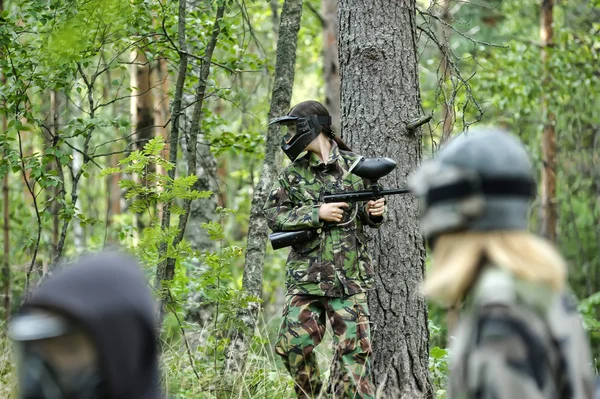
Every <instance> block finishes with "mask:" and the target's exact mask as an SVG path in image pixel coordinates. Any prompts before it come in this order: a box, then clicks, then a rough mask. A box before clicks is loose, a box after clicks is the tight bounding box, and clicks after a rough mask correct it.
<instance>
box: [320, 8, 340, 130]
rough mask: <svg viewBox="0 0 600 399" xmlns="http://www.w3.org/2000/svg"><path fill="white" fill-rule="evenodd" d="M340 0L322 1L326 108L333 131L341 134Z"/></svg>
mask: <svg viewBox="0 0 600 399" xmlns="http://www.w3.org/2000/svg"><path fill="white" fill-rule="evenodd" d="M337 11H338V0H322V1H321V12H322V16H323V21H324V25H323V77H324V80H325V106H326V107H327V109H328V110H329V113H330V114H331V119H332V122H333V129H334V131H335V132H337V133H339V132H340V124H341V122H340V112H341V106H340V61H339V58H338V40H337V35H338V27H337Z"/></svg>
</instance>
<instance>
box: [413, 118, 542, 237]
mask: <svg viewBox="0 0 600 399" xmlns="http://www.w3.org/2000/svg"><path fill="white" fill-rule="evenodd" d="M409 187H410V189H411V191H412V192H413V193H414V194H415V195H417V196H418V197H419V199H420V205H421V216H420V221H421V231H422V233H423V235H424V236H425V239H427V240H432V239H435V237H436V236H438V235H439V234H443V233H448V232H452V231H472V230H526V229H527V214H528V211H529V204H530V201H531V199H532V198H534V197H535V193H536V182H535V179H534V178H533V174H532V165H531V161H530V160H529V156H528V155H527V152H526V151H525V148H524V147H523V145H522V143H521V142H520V141H519V140H518V139H517V138H516V137H514V136H512V135H510V134H509V133H508V132H506V131H503V130H501V129H497V128H478V129H474V130H472V131H471V132H469V133H463V134H462V135H460V136H458V137H456V138H455V139H453V140H452V141H451V142H449V143H448V144H447V145H446V146H444V147H443V148H442V149H441V150H440V151H439V152H438V154H437V156H435V157H434V158H433V159H432V160H430V161H427V162H424V163H423V165H422V166H421V167H420V168H419V169H418V170H417V171H416V172H414V173H413V174H412V175H411V176H410V177H409Z"/></svg>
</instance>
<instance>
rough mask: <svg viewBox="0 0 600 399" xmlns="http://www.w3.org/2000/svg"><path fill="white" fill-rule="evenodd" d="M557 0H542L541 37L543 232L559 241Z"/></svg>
mask: <svg viewBox="0 0 600 399" xmlns="http://www.w3.org/2000/svg"><path fill="white" fill-rule="evenodd" d="M553 11H554V0H542V10H541V27H540V37H541V39H542V46H543V47H542V64H543V68H544V77H543V81H542V115H544V133H543V137H542V159H543V160H544V165H543V168H542V234H543V235H544V236H545V237H546V238H548V239H549V240H551V241H556V222H557V213H556V137H555V136H556V132H555V130H554V129H555V122H556V116H555V115H554V112H553V111H552V109H551V105H550V98H551V97H552V93H551V92H552V89H551V86H552V71H551V67H550V64H551V62H550V54H549V53H550V52H551V51H552V49H551V47H552V45H553V36H554V28H553V22H554V21H553Z"/></svg>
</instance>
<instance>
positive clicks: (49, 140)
mask: <svg viewBox="0 0 600 399" xmlns="http://www.w3.org/2000/svg"><path fill="white" fill-rule="evenodd" d="M188 3H189V2H188ZM282 3H283V2H282V1H275V2H264V1H262V2H261V1H251V2H234V1H232V2H229V5H228V7H229V9H228V11H227V12H226V13H225V15H224V17H223V19H222V20H220V21H218V22H217V23H219V24H220V25H221V35H220V37H219V41H218V43H217V48H216V50H215V53H214V56H213V62H212V65H211V69H210V75H209V78H208V79H207V81H206V84H207V92H206V93H207V94H206V98H205V99H204V103H203V104H204V106H203V109H202V115H201V120H200V121H199V122H200V131H201V136H200V137H199V145H200V146H207V145H208V146H209V148H210V154H212V156H214V157H215V161H216V164H217V169H218V170H217V175H216V176H211V178H212V179H213V180H215V181H216V188H215V190H212V191H213V192H211V191H209V190H203V189H199V188H198V186H199V183H200V182H201V181H200V180H198V177H197V176H196V174H195V171H192V173H187V171H186V168H185V165H186V163H187V162H186V160H187V159H186V157H187V155H188V154H187V153H186V151H185V148H183V146H182V147H181V148H180V151H179V156H178V158H177V159H176V160H174V161H173V162H170V161H167V159H168V156H167V155H166V151H167V148H166V144H165V137H167V136H168V134H169V131H170V128H171V125H170V119H169V118H173V117H175V116H173V115H168V108H169V107H168V106H167V107H164V109H159V108H161V107H160V106H159V105H160V104H163V103H166V104H168V103H169V102H170V101H171V100H172V96H173V93H172V91H173V82H174V81H175V78H176V65H177V63H178V60H179V53H178V51H179V50H185V51H187V53H188V54H190V56H189V60H190V64H189V66H188V70H187V75H186V84H185V88H184V95H185V96H184V108H185V110H184V111H185V115H179V116H177V117H179V118H180V121H181V123H182V129H181V131H180V139H181V140H182V141H183V142H185V143H187V140H188V135H189V126H190V123H191V119H190V115H191V112H190V111H191V109H192V108H193V104H194V99H193V97H192V96H193V94H194V92H195V88H196V86H197V84H198V76H199V74H198V72H199V68H200V66H201V63H202V61H201V60H202V57H203V55H204V51H205V48H206V45H207V43H208V40H209V37H210V33H211V31H212V29H211V28H212V26H213V24H214V23H215V21H214V13H215V10H216V7H217V5H218V2H195V3H194V4H193V5H192V4H191V3H189V12H188V14H187V17H186V21H185V23H186V28H187V29H186V36H187V40H186V41H187V43H186V48H185V49H178V48H176V47H175V46H176V43H178V41H177V35H178V32H177V28H178V3H177V2H164V1H163V2H152V1H146V0H132V1H126V2H122V1H117V0H107V1H100V0H85V1H84V0H50V1H45V2H40V1H37V0H22V1H5V2H4V5H5V8H6V9H5V10H4V12H3V13H2V19H1V23H0V52H1V53H2V56H1V57H0V68H1V71H2V78H3V81H2V85H1V86H2V87H1V88H0V105H1V106H0V116H2V117H4V118H6V124H7V127H6V129H3V128H2V129H0V154H1V155H0V180H1V179H2V178H4V176H6V175H8V177H9V188H10V189H9V205H10V206H9V208H10V209H9V218H10V226H9V227H10V251H9V254H8V255H7V256H9V257H10V260H11V264H12V265H14V267H13V268H12V276H11V279H12V300H13V303H12V304H13V308H14V309H16V308H17V306H18V305H19V303H20V301H21V298H22V297H23V290H24V287H25V279H26V276H27V275H28V270H29V268H31V270H32V273H31V280H32V281H33V283H35V282H36V281H37V280H38V279H39V278H41V273H42V272H41V271H42V270H43V268H44V265H49V264H51V262H52V260H53V259H54V257H55V248H56V243H57V241H58V240H59V239H60V237H61V236H62V232H63V231H64V233H65V234H64V250H63V253H62V257H63V258H70V257H74V256H76V255H77V254H78V253H79V252H81V251H82V250H84V249H90V250H94V249H100V248H103V247H104V246H105V245H112V244H121V245H123V246H124V247H126V248H128V249H129V250H130V251H132V252H133V253H134V254H135V255H136V256H137V257H138V258H139V259H140V260H141V261H142V262H143V263H144V265H145V267H146V272H147V275H148V280H149V282H151V283H152V284H155V283H156V281H155V278H156V267H157V265H158V264H160V262H162V261H164V260H165V258H167V257H170V258H173V259H175V261H176V263H175V277H174V279H173V280H172V281H166V282H164V287H165V288H168V290H169V292H170V301H169V302H168V306H167V314H166V319H165V322H164V333H163V336H162V339H163V344H164V346H163V347H164V353H163V356H162V365H163V371H164V377H165V378H164V381H165V383H166V387H167V389H168V391H169V392H170V393H171V394H172V395H173V397H176V398H177V397H180V398H184V397H199V398H205V397H206V398H217V397H218V398H224V397H247V398H252V397H261V398H264V397H273V398H291V397H294V395H293V389H292V386H291V379H290V378H289V377H288V376H287V372H286V371H285V370H283V368H282V365H281V363H280V362H278V361H277V360H276V356H275V355H274V354H273V350H272V348H273V340H274V337H275V335H276V332H277V328H278V323H279V318H278V316H277V315H278V314H279V313H280V311H281V298H282V297H283V296H284V295H285V290H284V288H283V280H284V279H283V277H284V274H285V270H284V269H285V257H286V254H285V251H272V250H270V249H269V250H268V251H267V259H266V261H265V269H264V274H263V278H264V284H263V292H262V295H261V298H251V297H248V296H247V295H245V293H243V292H242V291H241V281H242V268H243V261H244V259H243V258H244V251H245V248H244V247H243V245H244V242H245V239H246V235H247V232H248V219H249V213H250V205H251V200H252V195H253V190H254V186H255V185H256V183H257V182H258V174H259V172H260V166H261V163H262V158H263V156H264V155H263V146H264V133H265V131H266V118H267V113H268V111H269V100H270V95H271V88H272V81H271V79H272V74H273V70H274V62H275V43H276V42H275V39H276V36H277V33H276V28H277V23H278V18H277V15H275V16H274V15H273V8H272V7H275V8H277V10H278V11H280V10H281V6H282ZM451 3H452V4H453V7H452V21H451V22H452V26H453V27H454V28H456V29H457V30H458V31H460V32H461V33H463V34H464V35H461V34H459V33H457V32H451V36H450V47H451V48H452V49H453V51H454V54H455V57H454V58H453V61H454V62H455V64H456V66H457V67H458V68H459V70H460V73H461V77H462V79H460V78H459V77H458V76H457V75H456V71H454V73H453V74H452V75H451V76H450V77H448V79H446V80H444V79H441V69H440V51H439V48H437V46H436V45H435V44H434V43H433V42H432V40H430V38H429V36H427V35H426V34H425V32H426V31H427V26H430V27H431V31H432V32H434V33H435V34H437V35H438V36H439V32H440V30H441V25H440V24H439V22H438V21H437V20H436V19H435V18H432V17H427V16H426V15H424V14H419V18H418V19H417V24H418V25H419V28H422V29H419V30H418V31H417V33H418V34H419V46H420V48H419V52H420V54H421V59H420V75H421V98H422V104H423V110H424V112H426V113H429V112H434V120H433V122H432V123H431V126H430V129H425V133H426V134H425V135H424V143H425V147H424V148H425V150H426V152H429V151H430V150H433V149H435V142H436V141H439V136H440V130H441V119H442V103H443V102H444V101H446V100H447V99H450V98H453V106H454V108H455V112H456V117H457V122H456V124H455V127H454V130H455V132H458V131H460V130H461V129H462V128H463V126H465V125H468V124H469V123H471V122H474V121H476V120H478V119H480V118H481V119H482V123H484V124H494V125H500V126H504V127H506V128H509V129H510V130H512V131H513V132H515V133H516V134H518V135H519V136H520V137H521V138H523V140H524V141H525V142H526V143H527V145H528V148H529V150H530V153H531V154H532V155H533V158H534V160H535V166H536V168H537V170H538V171H539V170H540V168H541V165H542V159H541V145H540V133H541V126H542V124H543V122H544V120H545V119H544V118H545V117H546V116H545V115H543V114H542V112H541V108H540V97H541V95H542V93H543V92H544V91H551V92H552V93H553V96H552V97H551V102H550V106H551V111H552V112H553V113H554V114H555V115H556V119H557V125H556V129H557V133H558V134H557V138H558V143H557V146H558V149H559V153H558V164H559V168H558V169H559V171H558V192H557V204H558V210H559V243H558V244H559V246H560V249H561V252H562V253H563V254H564V255H565V257H566V258H567V260H568V261H569V263H570V265H571V269H570V276H571V277H570V278H571V283H572V285H573V287H574V290H575V291H576V293H577V294H578V295H579V296H580V297H581V298H586V299H584V300H583V301H582V302H581V304H580V311H581V312H582V315H583V316H584V321H585V323H586V326H587V327H588V331H589V332H590V335H591V336H592V338H593V340H594V342H595V344H596V346H597V348H596V357H597V353H598V350H599V349H598V348H600V330H599V327H600V325H599V324H598V322H597V320H598V317H599V316H600V314H599V307H598V304H599V299H598V298H599V297H598V294H597V292H599V291H600V285H599V284H600V283H598V282H600V258H599V256H598V245H597V243H598V242H600V230H598V220H600V204H599V203H598V200H597V199H598V197H597V195H598V194H597V193H598V187H599V185H600V180H598V179H599V174H598V167H597V166H598V164H599V162H600V158H599V155H598V154H600V152H599V150H598V149H599V147H598V143H599V141H598V137H597V136H598V134H597V131H598V127H599V126H600V119H599V118H600V115H599V114H598V112H597V109H598V106H599V105H600V97H599V91H598V90H597V89H596V88H597V87H600V75H598V72H597V70H598V68H597V65H598V62H599V61H600V60H599V59H598V57H599V54H600V48H599V43H598V40H597V37H598V33H599V32H600V25H599V24H598V22H597V21H598V17H597V16H598V10H599V9H600V1H598V0H594V1H590V2H585V1H582V0H577V1H572V2H558V3H557V5H556V7H555V45H554V46H553V48H552V49H550V51H549V57H550V58H549V59H550V64H549V65H550V72H551V74H552V79H551V80H550V81H547V82H545V83H544V84H543V82H542V79H541V77H542V71H543V65H542V61H541V48H540V46H539V43H538V37H539V1H535V0H525V1H517V0H506V1H502V2H500V1H496V0H481V1H479V2H478V4H474V3H467V2H451ZM309 6H310V7H309ZM418 6H419V7H420V8H421V9H422V10H425V9H427V7H431V8H430V11H431V12H432V13H433V15H438V14H437V13H439V5H437V3H436V4H435V5H434V2H427V1H419V2H418ZM311 8H312V9H315V10H318V9H319V8H320V2H319V1H318V0H305V6H304V12H303V21H302V26H301V29H300V32H299V38H298V58H297V63H296V78H295V84H294V88H293V100H292V102H293V103H296V102H299V101H303V100H305V99H309V98H314V99H317V100H322V99H323V98H324V88H323V86H324V85H323V82H322V80H323V76H322V75H323V74H322V61H321V59H322V56H321V50H322V45H323V39H322V26H321V21H320V20H319V18H318V16H317V15H316V14H315V13H314V12H312V11H311ZM425 22H427V24H428V25H427V24H425ZM465 36H470V37H473V39H474V40H470V39H468V38H466V37H465ZM486 43H491V44H493V45H494V46H489V45H487V44H486ZM134 50H135V51H136V53H138V54H140V53H142V52H143V54H144V56H145V57H146V59H147V60H148V64H147V65H140V63H139V62H137V61H132V59H131V57H130V55H131V53H132V52H133V51H134ZM136 66H149V67H151V69H152V70H153V72H156V71H157V70H160V73H159V74H158V75H159V77H158V78H156V79H158V80H159V81H158V82H157V81H154V80H153V79H155V78H154V77H152V78H151V80H152V84H153V85H154V87H153V88H152V90H151V92H152V93H151V94H152V96H153V100H152V101H153V103H152V105H153V107H154V118H155V119H154V123H155V124H158V122H159V119H158V116H157V115H158V114H159V113H161V112H162V113H164V115H162V117H164V120H163V119H161V121H162V122H161V124H162V123H165V124H167V126H166V129H163V128H162V126H154V127H153V128H152V129H151V131H150V133H151V136H152V137H151V139H150V140H149V141H144V145H143V146H141V145H140V143H141V141H139V138H140V137H139V136H140V135H139V132H138V131H137V130H138V126H136V124H137V123H138V121H137V120H136V119H134V118H132V116H131V115H130V109H131V105H132V104H131V101H132V99H131V95H132V93H133V92H134V90H135V88H134V87H132V86H133V85H132V82H131V73H132V72H133V71H134V69H133V68H134V67H136ZM161 74H162V75H161ZM161 79H162V80H164V86H163V81H162V80H161ZM159 86H160V87H159ZM363 94H364V93H359V94H358V95H363ZM51 98H54V101H55V102H56V105H54V106H53V105H52V101H51ZM137 105H138V106H139V104H137ZM478 105H479V107H478ZM55 111H56V114H53V113H54V112H55ZM481 112H483V114H482V113H481ZM205 156H207V155H205V154H204V153H203V155H202V156H200V157H199V164H200V165H201V166H204V165H205V163H204V162H205V159H203V157H205ZM169 172H171V173H173V174H172V175H171V176H170V175H169ZM117 181H118V185H117V184H116V183H117ZM121 196H122V197H124V198H125V199H126V201H127V203H126V206H124V207H120V206H115V203H116V204H118V198H119V197H121ZM114 197H117V201H115V200H114ZM213 198H215V199H216V201H218V203H219V205H220V207H219V208H218V209H217V212H216V218H214V220H205V221H202V234H205V235H206V236H207V237H208V238H210V240H211V243H212V246H211V247H210V249H208V250H206V249H202V250H199V249H198V248H195V247H194V244H193V243H192V240H190V241H187V240H186V239H184V240H183V241H182V242H181V243H179V245H177V246H174V245H172V243H173V241H174V239H175V237H176V236H177V235H178V234H179V233H180V231H179V230H178V220H179V217H180V216H182V215H183V203H184V201H186V200H192V201H195V203H200V204H203V205H204V204H207V205H206V206H207V207H208V206H211V205H210V204H209V201H208V199H213ZM166 204H169V205H170V209H171V214H172V217H171V219H172V220H171V223H170V225H168V226H166V227H165V228H163V227H162V226H161V218H162V210H163V209H164V206H165V205H166ZM536 205H537V204H536ZM538 225H539V221H538V218H537V215H536V212H532V228H533V229H535V228H537V226H538ZM162 244H167V245H166V252H165V253H160V251H159V248H160V246H161V245H162ZM249 301H253V302H254V301H258V302H261V303H262V304H263V309H264V311H263V313H262V314H261V322H260V323H259V326H258V327H257V331H256V332H255V335H254V337H253V340H252V347H251V351H250V354H249V364H248V369H247V371H246V373H244V374H243V375H234V376H223V375H222V371H221V370H222V366H223V360H224V352H223V351H224V348H225V346H226V344H227V343H228V340H229V336H228V332H229V330H231V329H239V328H242V327H243V326H242V325H241V323H240V322H239V320H238V319H237V318H236V313H237V312H236V311H237V309H239V308H240V307H245V306H247V304H248V303H249ZM429 315H430V320H431V322H430V326H429V327H430V337H431V339H430V347H431V351H430V372H431V377H432V381H433V383H434V385H435V387H436V391H437V394H438V396H440V397H444V395H445V392H444V387H445V384H446V377H445V376H446V375H447V359H448V353H447V350H446V349H444V348H445V347H446V346H447V342H448V337H447V335H448V333H447V329H446V327H445V321H444V312H443V311H442V310H441V309H439V308H436V307H435V306H430V311H429ZM186 342H187V344H189V353H188V346H187V344H186ZM5 345H7V343H6V341H4V340H0V349H3V350H2V351H1V352H2V353H4V354H5V355H4V357H1V358H0V381H1V382H2V383H0V396H1V397H8V395H9V394H7V391H5V389H6V390H8V391H10V390H12V389H13V388H14V376H13V371H12V368H11V367H12V366H11V364H10V362H9V360H8V358H7V356H8V353H9V350H8V347H6V348H5ZM321 346H322V347H324V346H325V345H321ZM4 349H6V350H4ZM319 350H322V351H326V349H322V348H319ZM326 359H327V357H326V356H323V357H322V358H321V361H322V362H323V364H322V366H323V369H324V370H325V369H327V366H328V364H327V362H326ZM194 370H195V371H196V372H197V374H198V377H197V376H196V374H195V372H194ZM5 387H6V388H5Z"/></svg>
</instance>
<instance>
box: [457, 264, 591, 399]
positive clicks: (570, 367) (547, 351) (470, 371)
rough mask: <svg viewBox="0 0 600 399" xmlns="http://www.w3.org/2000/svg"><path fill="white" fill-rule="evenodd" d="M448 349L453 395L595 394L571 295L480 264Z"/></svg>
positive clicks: (519, 398) (536, 398) (513, 398)
mask: <svg viewBox="0 0 600 399" xmlns="http://www.w3.org/2000/svg"><path fill="white" fill-rule="evenodd" d="M470 302H471V303H470V304H469V305H468V306H467V310H466V311H465V313H464V314H463V317H462V318H461V322H460V324H459V327H458V328H457V330H456V334H454V335H455V337H456V338H455V341H454V342H453V343H452V345H451V350H450V356H451V361H450V377H449V382H450V384H449V385H450V386H449V392H448V397H449V398H452V399H457V398H460V399H463V398H465V399H466V398H482V399H486V398H489V399H492V398H494V399H509V398H510V399H525V398H527V399H541V398H556V399H559V398H577V399H579V398H581V399H584V398H585V399H587V398H590V399H591V398H593V397H594V396H593V395H594V393H593V390H594V374H593V372H592V363H591V355H590V348H589V344H588V340H587V337H586V334H585V332H584V330H583V326H582V322H581V319H580V317H579V314H578V312H577V309H576V304H577V302H575V300H574V298H572V297H571V295H570V294H567V293H561V294H556V293H553V292H552V291H551V290H550V289H549V288H547V287H545V286H543V285H542V284H540V283H532V282H526V281H523V280H521V279H518V278H516V277H514V276H513V275H512V274H510V273H508V272H506V271H503V270H500V269H498V268H493V267H486V268H485V269H484V271H483V272H482V274H481V275H480V277H479V278H478V280H477V283H476V285H475V287H474V289H473V291H472V295H471V299H470Z"/></svg>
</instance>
